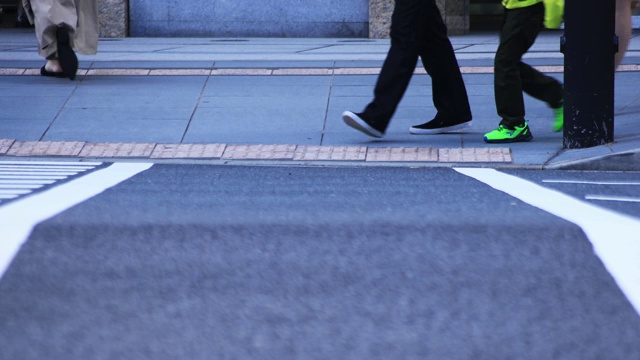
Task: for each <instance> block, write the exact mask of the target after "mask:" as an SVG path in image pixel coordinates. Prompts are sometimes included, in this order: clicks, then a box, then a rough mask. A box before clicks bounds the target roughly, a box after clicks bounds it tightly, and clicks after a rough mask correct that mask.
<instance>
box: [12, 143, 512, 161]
mask: <svg viewBox="0 0 640 360" xmlns="http://www.w3.org/2000/svg"><path fill="white" fill-rule="evenodd" d="M0 156H67V157H76V156H77V157H88V158H151V159H209V160H211V159H214V160H220V159H222V160H292V161H366V162H369V163H372V162H420V163H426V162H440V163H469V162H478V163H506V162H512V157H511V150H510V149H509V148H492V147H491V148H451V149H438V148H421V147H367V146H308V145H300V146H297V145H286V144H285V145H228V144H155V143H85V142H72V141H70V142H48V141H41V142H38V141H15V140H11V139H0Z"/></svg>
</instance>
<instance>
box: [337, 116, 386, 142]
mask: <svg viewBox="0 0 640 360" xmlns="http://www.w3.org/2000/svg"><path fill="white" fill-rule="evenodd" d="M342 120H343V121H344V123H345V124H347V125H349V126H350V127H352V128H354V129H356V130H358V131H360V132H363V133H365V134H367V135H369V136H372V137H374V138H381V137H382V136H383V135H384V134H383V133H381V132H380V131H378V130H376V129H374V128H372V127H371V126H369V124H367V123H366V122H365V121H364V120H362V119H361V118H360V117H359V116H358V115H356V114H354V113H352V112H351V111H345V112H343V113H342Z"/></svg>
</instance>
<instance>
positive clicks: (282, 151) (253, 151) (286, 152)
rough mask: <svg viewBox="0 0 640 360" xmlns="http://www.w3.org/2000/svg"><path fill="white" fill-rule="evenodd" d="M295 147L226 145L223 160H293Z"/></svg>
mask: <svg viewBox="0 0 640 360" xmlns="http://www.w3.org/2000/svg"><path fill="white" fill-rule="evenodd" d="M295 151H296V145H228V146H227V148H226V149H225V150H224V154H223V155H222V158H223V159H236V160H293V154H294V152H295Z"/></svg>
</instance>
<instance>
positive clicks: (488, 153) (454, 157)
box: [438, 148, 512, 163]
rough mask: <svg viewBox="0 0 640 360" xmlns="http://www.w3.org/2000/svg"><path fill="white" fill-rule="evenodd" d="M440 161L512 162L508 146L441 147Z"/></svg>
mask: <svg viewBox="0 0 640 360" xmlns="http://www.w3.org/2000/svg"><path fill="white" fill-rule="evenodd" d="M438 161H440V162H453V163H460V162H511V161H512V159H511V150H510V149H507V148H468V149H439V150H438Z"/></svg>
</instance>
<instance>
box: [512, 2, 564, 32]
mask: <svg viewBox="0 0 640 360" xmlns="http://www.w3.org/2000/svg"><path fill="white" fill-rule="evenodd" d="M541 2H544V26H545V27H546V28H548V29H557V28H558V27H560V24H562V17H563V16H564V0H502V5H503V6H504V7H506V8H507V9H518V8H523V7H527V6H531V5H535V4H537V3H541Z"/></svg>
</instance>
